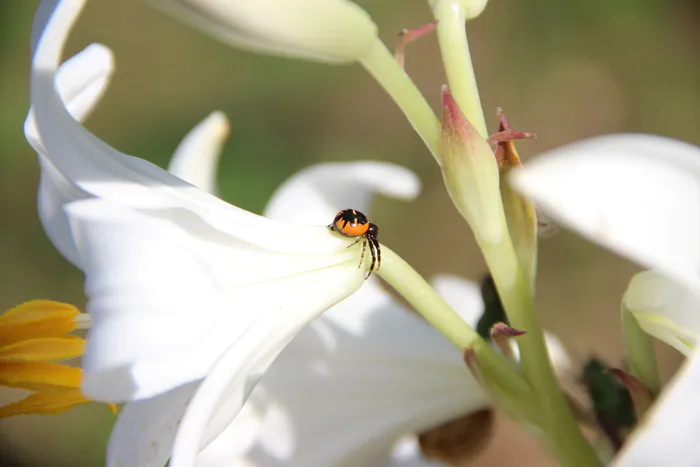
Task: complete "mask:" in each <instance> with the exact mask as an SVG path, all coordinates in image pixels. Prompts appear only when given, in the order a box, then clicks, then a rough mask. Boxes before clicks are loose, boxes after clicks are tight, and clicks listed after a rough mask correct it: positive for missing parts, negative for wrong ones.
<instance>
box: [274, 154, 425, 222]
mask: <svg viewBox="0 0 700 467" xmlns="http://www.w3.org/2000/svg"><path fill="white" fill-rule="evenodd" d="M419 192H420V179H419V178H418V177H417V176H416V175H415V174H414V173H413V172H411V171H410V170H408V169H406V168H404V167H401V166H398V165H395V164H389V163H386V162H371V161H362V162H338V163H325V164H317V165H314V166H311V167H309V168H307V169H304V170H302V171H301V172H298V173H297V174H295V175H293V176H292V177H290V178H289V179H288V180H287V181H285V182H284V183H283V184H282V185H280V187H279V188H277V190H276V191H275V193H274V194H273V195H272V198H271V199H270V202H269V203H268V204H267V207H266V208H265V215H266V216H267V217H270V218H271V219H275V220H278V221H285V222H291V223H295V224H299V223H304V224H321V225H323V224H326V225H327V224H330V223H331V222H332V220H333V218H334V217H335V215H336V213H337V212H338V211H340V210H342V209H347V208H352V209H357V210H358V211H360V212H362V213H364V214H365V215H369V212H370V204H371V201H372V196H374V194H377V193H378V194H383V195H386V196H389V197H393V198H399V199H405V200H412V199H414V198H415V197H416V196H418V193H419Z"/></svg>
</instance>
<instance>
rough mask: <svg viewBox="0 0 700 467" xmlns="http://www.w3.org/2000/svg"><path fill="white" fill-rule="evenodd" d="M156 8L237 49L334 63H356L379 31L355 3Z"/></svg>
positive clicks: (163, 1) (295, 0)
mask: <svg viewBox="0 0 700 467" xmlns="http://www.w3.org/2000/svg"><path fill="white" fill-rule="evenodd" d="M154 3H155V4H156V5H158V6H160V7H162V8H163V9H164V10H166V11H170V12H172V13H174V14H176V15H177V16H178V17H180V18H181V19H182V20H184V21H186V22H188V23H190V24H192V25H193V26H196V27H199V28H200V29H201V30H202V31H205V32H207V33H209V34H213V35H215V36H216V37H218V38H219V39H221V40H223V41H225V42H229V43H231V44H232V45H235V46H236V47H240V48H243V49H249V50H252V51H255V52H263V53H270V54H275V55H287V56H292V57H300V58H307V59H312V60H320V61H328V62H340V63H342V62H353V61H355V60H358V59H359V58H360V57H362V56H364V55H365V54H366V53H367V52H368V50H369V48H370V47H371V46H372V45H373V43H374V42H375V40H376V39H377V26H376V25H375V24H374V23H373V22H372V19H371V18H370V17H369V15H368V14H367V13H366V12H365V11H364V10H363V9H362V8H360V7H359V6H358V5H357V4H355V3H354V2H352V1H350V0H256V1H254V2H252V1H247V0H229V1H225V2H222V1H218V0H156V1H155V2H154Z"/></svg>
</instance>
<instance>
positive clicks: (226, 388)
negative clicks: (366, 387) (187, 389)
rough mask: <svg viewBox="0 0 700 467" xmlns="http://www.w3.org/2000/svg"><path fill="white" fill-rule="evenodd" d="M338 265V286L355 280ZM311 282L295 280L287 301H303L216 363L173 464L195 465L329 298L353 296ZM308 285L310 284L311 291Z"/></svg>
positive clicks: (259, 325) (257, 327) (251, 332)
mask: <svg viewBox="0 0 700 467" xmlns="http://www.w3.org/2000/svg"><path fill="white" fill-rule="evenodd" d="M336 269H337V272H336V273H337V274H339V275H345V276H346V279H345V280H344V281H338V284H344V283H347V282H351V281H353V280H354V277H353V273H352V271H350V270H348V268H344V267H338V268H336ZM326 274H327V273H326ZM305 282H306V284H304V283H303V282H302V283H301V284H295V285H296V286H297V288H296V291H295V293H293V294H292V293H290V294H289V295H287V296H286V297H285V298H286V300H285V305H286V304H295V303H297V305H296V306H287V307H286V309H283V310H281V312H280V313H277V314H275V316H272V317H270V318H268V319H259V320H258V321H256V322H255V323H254V324H253V325H252V326H251V327H250V328H249V329H248V330H247V331H246V332H245V333H243V334H242V335H241V336H240V337H239V338H238V339H237V340H236V342H235V343H234V344H233V345H232V346H231V347H230V348H229V349H228V350H227V351H226V352H225V353H224V354H223V355H222V356H221V358H219V360H218V361H217V362H216V364H215V365H214V367H213V368H212V370H211V372H210V373H209V375H208V376H207V377H206V379H205V380H204V382H203V383H202V385H201V387H200V388H199V390H198V391H197V393H196V394H195V396H194V398H193V399H192V402H191V404H190V406H189V407H188V409H187V412H186V414H185V418H184V419H183V422H182V425H181V427H180V430H179V431H178V434H177V438H176V444H175V447H174V449H173V458H172V459H171V464H170V465H171V467H178V466H191V465H193V464H194V462H195V459H196V457H197V455H198V453H199V452H200V450H201V449H202V448H204V447H205V446H206V445H207V444H208V443H209V442H211V441H212V440H213V439H214V438H216V437H217V436H218V435H219V434H220V433H221V432H222V431H223V430H224V429H225V428H226V427H227V426H228V425H229V423H231V420H233V419H234V418H235V416H236V415H237V414H238V412H239V411H240V410H241V407H242V406H243V404H244V403H245V401H246V399H247V398H248V395H249V394H250V392H251V391H252V390H253V389H254V388H255V386H256V384H257V382H258V381H259V380H260V377H261V376H262V375H263V374H264V372H265V370H266V369H267V367H268V366H269V365H270V363H271V362H272V361H273V360H274V359H275V358H276V357H277V355H278V354H279V353H280V352H281V351H282V349H284V347H285V346H286V345H287V344H288V343H289V341H290V340H291V339H292V338H293V337H294V336H295V335H296V334H297V333H298V332H299V330H300V329H302V328H303V327H304V326H305V325H306V324H307V323H308V322H309V321H310V320H312V319H313V318H315V317H316V316H317V315H318V314H319V310H325V309H327V308H328V307H329V306H330V305H333V304H334V303H329V300H328V299H327V297H328V296H335V297H337V298H336V300H335V301H336V302H337V301H338V300H340V299H342V297H344V296H345V295H347V293H346V290H345V287H344V286H338V285H334V284H328V285H325V286H324V287H326V289H328V287H335V290H326V294H325V295H322V294H313V293H308V290H309V289H308V286H310V285H320V284H319V282H318V277H313V276H311V275H310V277H308V278H306V280H305ZM302 285H306V287H307V290H306V291H304V290H303V288H302V287H300V286H302ZM301 298H305V299H306V303H304V304H303V306H299V305H300V303H299V302H300V299H301ZM279 306H280V307H281V308H283V307H284V305H283V304H280V305H279Z"/></svg>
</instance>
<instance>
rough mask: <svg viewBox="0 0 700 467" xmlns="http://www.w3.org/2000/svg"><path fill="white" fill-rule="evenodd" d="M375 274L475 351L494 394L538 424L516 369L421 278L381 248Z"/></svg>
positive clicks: (462, 347) (528, 392)
mask: <svg viewBox="0 0 700 467" xmlns="http://www.w3.org/2000/svg"><path fill="white" fill-rule="evenodd" d="M377 274H379V275H380V276H381V277H382V279H384V280H385V281H386V282H387V283H388V284H389V285H391V286H392V287H393V288H394V289H395V290H396V291H397V292H398V293H399V294H401V296H402V297H403V298H405V299H406V301H408V303H410V304H411V305H412V306H413V307H414V308H415V310H416V311H417V312H418V313H420V314H421V315H422V316H423V317H424V318H425V319H426V321H428V322H429V323H430V324H431V325H432V326H433V327H434V328H436V329H437V330H438V331H440V332H441V333H442V334H444V335H445V336H446V337H447V338H448V339H449V340H450V341H451V342H452V343H453V344H454V345H455V346H456V347H457V348H458V349H460V350H461V351H464V350H465V349H467V348H470V349H473V350H474V352H475V354H476V356H477V359H478V364H479V367H480V368H481V370H482V371H483V373H484V375H485V376H486V377H487V379H488V380H489V383H490V384H492V385H493V386H494V387H493V389H494V391H496V392H497V393H498V394H499V395H502V396H503V397H504V398H506V403H507V404H508V406H509V407H510V408H511V409H512V410H513V411H515V412H516V413H518V414H519V415H520V416H524V417H527V418H528V419H529V420H531V421H533V423H537V424H539V423H540V422H541V416H540V415H539V413H538V411H537V404H536V402H535V398H534V394H533V392H532V390H531V388H530V386H529V385H528V384H527V382H526V381H525V380H524V379H523V377H522V376H521V375H520V374H519V373H518V372H517V370H516V368H515V367H514V366H513V365H512V364H511V363H510V362H509V361H508V360H506V359H505V358H503V357H502V356H501V355H499V354H498V353H497V352H496V351H495V350H494V349H493V348H492V347H491V346H490V345H489V344H488V343H487V342H486V341H485V340H484V339H483V338H482V337H481V336H480V335H479V334H478V333H477V332H476V331H475V330H474V329H472V328H471V326H469V325H468V324H467V323H466V322H465V321H464V320H463V319H462V317H461V316H459V315H458V314H457V312H455V311H454V310H453V309H452V307H450V305H449V304H448V303H447V302H446V301H445V300H444V299H443V298H442V297H441V296H440V295H439V294H438V293H437V292H436V291H435V289H433V288H432V287H431V286H430V284H428V282H427V281H426V280H425V279H423V277H421V275H420V274H418V273H417V272H416V271H415V270H414V269H413V268H412V267H411V266H410V265H409V264H408V263H406V262H405V261H404V260H403V259H401V257H399V256H398V255H397V254H396V253H394V252H393V251H392V250H390V249H389V248H388V247H386V246H384V245H382V267H381V268H380V269H379V271H378V272H377ZM465 366H466V365H465Z"/></svg>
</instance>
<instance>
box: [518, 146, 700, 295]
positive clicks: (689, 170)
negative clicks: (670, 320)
mask: <svg viewBox="0 0 700 467" xmlns="http://www.w3.org/2000/svg"><path fill="white" fill-rule="evenodd" d="M514 172H515V171H514ZM512 181H513V183H514V184H515V186H516V187H517V188H518V189H520V190H522V191H524V192H525V193H526V194H528V195H529V196H531V197H532V198H533V199H534V200H535V201H536V202H537V203H539V204H540V205H541V207H542V208H544V209H545V210H546V211H547V212H548V213H549V214H551V215H552V216H553V217H556V218H557V219H558V220H560V221H561V222H562V223H564V224H566V225H568V226H570V227H571V228H573V229H574V230H576V231H578V232H580V233H581V234H583V235H585V236H587V237H589V238H590V239H592V240H593V241H596V242H598V243H600V244H602V245H604V246H606V247H609V248H611V249H612V250H614V251H617V252H619V253H621V254H623V255H626V256H628V257H629V258H631V259H633V260H635V261H638V262H639V263H640V264H642V265H645V266H648V267H652V268H658V269H660V270H662V271H664V272H666V273H668V274H671V275H672V276H673V277H675V278H677V279H678V280H681V281H683V282H684V283H685V284H688V285H690V286H691V287H697V288H700V274H699V272H700V241H699V239H700V149H698V148H697V147H695V146H692V145H690V144H687V143H683V142H680V141H676V140H672V139H668V138H662V137H658V136H650V135H612V136H603V137H598V138H593V139H590V140H587V141H582V142H579V143H574V144H571V145H568V146H565V147H562V148H559V149H555V150H554V151H551V152H550V153H548V154H545V155H543V156H541V157H539V158H538V159H537V160H535V161H533V162H532V163H530V164H529V165H528V166H527V167H525V168H524V169H522V170H521V171H518V172H517V173H514V178H513V179H512Z"/></svg>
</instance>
